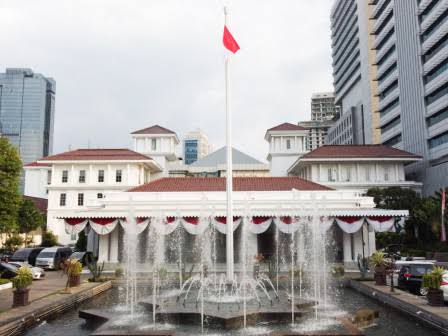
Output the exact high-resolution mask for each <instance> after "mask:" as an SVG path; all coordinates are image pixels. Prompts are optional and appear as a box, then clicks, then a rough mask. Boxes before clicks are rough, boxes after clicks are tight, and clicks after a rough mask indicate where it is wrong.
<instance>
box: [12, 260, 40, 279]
mask: <svg viewBox="0 0 448 336" xmlns="http://www.w3.org/2000/svg"><path fill="white" fill-rule="evenodd" d="M9 264H10V265H13V266H16V267H17V268H20V267H28V268H29V269H30V270H31V273H33V280H39V279H42V278H43V277H45V271H44V270H43V269H42V268H40V267H35V266H32V265H30V264H28V263H27V262H23V261H10V262H9Z"/></svg>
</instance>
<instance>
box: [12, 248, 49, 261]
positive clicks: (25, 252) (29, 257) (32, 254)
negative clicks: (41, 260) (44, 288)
mask: <svg viewBox="0 0 448 336" xmlns="http://www.w3.org/2000/svg"><path fill="white" fill-rule="evenodd" d="M43 249H44V248H43V247H26V248H21V249H18V250H17V251H16V252H14V254H13V255H12V257H11V258H10V261H20V262H26V263H28V264H30V265H31V266H35V265H36V258H37V256H38V254H39V253H40V251H42V250H43Z"/></svg>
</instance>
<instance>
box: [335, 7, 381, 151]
mask: <svg viewBox="0 0 448 336" xmlns="http://www.w3.org/2000/svg"><path fill="white" fill-rule="evenodd" d="M368 3H369V1H366V0H336V1H335V3H334V5H333V8H332V10H331V39H332V45H331V48H332V58H333V78H334V82H333V84H334V90H335V104H336V105H337V106H340V118H339V119H337V120H336V121H335V124H334V125H333V126H332V127H331V129H330V130H329V131H328V138H327V139H328V140H329V141H328V143H330V144H334V143H338V142H335V141H334V140H339V141H342V142H339V143H341V144H351V143H353V144H371V143H379V140H380V139H379V130H378V125H379V124H378V123H379V119H378V116H377V113H375V111H376V104H377V97H376V96H375V86H376V83H375V82H374V79H375V75H376V73H375V72H376V68H375V66H374V65H373V63H374V62H373V59H374V55H375V52H374V51H373V50H372V48H371V47H372V43H373V37H372V36H371V35H370V31H371V28H372V22H370V20H369V19H370V13H369V12H370V10H371V8H370V6H369V5H368ZM349 119H350V120H349ZM348 128H350V130H349V129H348ZM330 135H331V136H330Z"/></svg>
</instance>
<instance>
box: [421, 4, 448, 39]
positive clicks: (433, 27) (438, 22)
mask: <svg viewBox="0 0 448 336" xmlns="http://www.w3.org/2000/svg"><path fill="white" fill-rule="evenodd" d="M447 16H448V9H447V10H445V11H444V12H443V13H442V14H441V15H440V16H439V17H438V19H437V20H435V21H434V22H433V23H432V24H431V26H429V28H428V29H426V31H425V32H424V33H423V34H422V41H423V42H424V41H426V40H427V39H428V38H429V37H430V36H431V35H432V34H433V33H434V32H435V31H436V30H437V28H439V27H440V26H441V25H442V24H444V23H445V20H446V17H447Z"/></svg>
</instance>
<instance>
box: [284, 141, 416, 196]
mask: <svg viewBox="0 0 448 336" xmlns="http://www.w3.org/2000/svg"><path fill="white" fill-rule="evenodd" d="M419 160H421V157H419V156H417V155H414V154H412V153H409V152H405V151H402V150H400V149H396V148H393V147H388V146H385V145H325V146H322V147H319V148H317V149H315V150H313V151H311V152H309V153H307V154H305V155H303V156H302V157H300V158H298V159H297V161H296V162H294V164H293V165H292V166H291V167H290V168H289V169H288V174H289V175H292V176H298V177H301V178H303V179H306V180H309V181H313V182H316V183H320V184H323V185H326V186H328V187H331V188H334V189H339V190H340V189H356V190H361V191H363V192H366V191H367V190H368V189H370V188H375V187H377V188H387V187H402V188H412V189H414V190H416V191H417V192H420V191H421V188H422V184H421V183H420V182H415V181H407V180H406V177H405V172H404V167H405V165H407V164H410V163H414V162H416V161H419Z"/></svg>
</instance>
